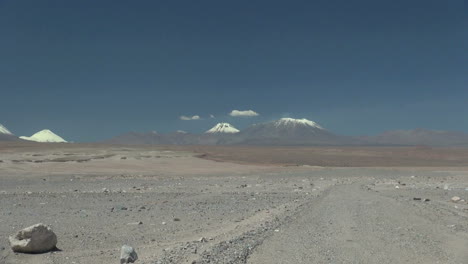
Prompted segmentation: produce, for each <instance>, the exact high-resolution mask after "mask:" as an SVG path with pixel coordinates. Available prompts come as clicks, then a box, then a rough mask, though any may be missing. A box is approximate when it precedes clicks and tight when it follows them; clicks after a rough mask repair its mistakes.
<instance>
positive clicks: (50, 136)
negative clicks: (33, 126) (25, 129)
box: [20, 129, 67, 142]
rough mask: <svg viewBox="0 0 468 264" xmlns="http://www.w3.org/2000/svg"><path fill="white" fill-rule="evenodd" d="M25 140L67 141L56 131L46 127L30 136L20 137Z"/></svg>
mask: <svg viewBox="0 0 468 264" xmlns="http://www.w3.org/2000/svg"><path fill="white" fill-rule="evenodd" d="M20 138H21V139H24V140H30V141H36V142H67V141H65V139H63V138H61V137H60V136H58V135H56V134H55V133H54V132H52V131H50V130H49V129H44V130H41V131H39V132H37V133H36V134H34V135H32V136H30V137H20Z"/></svg>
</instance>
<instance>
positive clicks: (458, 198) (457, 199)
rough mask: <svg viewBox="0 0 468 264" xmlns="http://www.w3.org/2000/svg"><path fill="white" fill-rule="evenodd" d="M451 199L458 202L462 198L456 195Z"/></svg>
mask: <svg viewBox="0 0 468 264" xmlns="http://www.w3.org/2000/svg"><path fill="white" fill-rule="evenodd" d="M450 200H451V201H452V202H454V203H456V202H459V201H460V200H461V198H460V197H458V196H454V197H452V198H451V199H450Z"/></svg>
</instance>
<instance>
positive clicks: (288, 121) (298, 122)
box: [274, 117, 324, 129]
mask: <svg viewBox="0 0 468 264" xmlns="http://www.w3.org/2000/svg"><path fill="white" fill-rule="evenodd" d="M274 124H275V126H277V127H279V126H309V127H314V128H318V129H324V128H323V127H321V126H319V125H318V124H317V123H315V122H314V121H310V120H308V119H305V118H303V119H294V118H288V117H286V118H281V119H280V120H277V121H275V123H274Z"/></svg>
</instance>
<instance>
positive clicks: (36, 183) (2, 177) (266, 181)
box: [0, 143, 468, 264]
mask: <svg viewBox="0 0 468 264" xmlns="http://www.w3.org/2000/svg"><path fill="white" fill-rule="evenodd" d="M279 151H281V153H282V154H281V153H280V152H279ZM275 152H278V153H275ZM320 153H322V154H323V155H320ZM424 153H426V154H424ZM466 153H467V151H466V150H464V149H424V148H401V149H399V148H279V147H275V148H247V147H232V148H228V147H200V146H198V147H173V146H171V147H168V146H166V147H151V146H146V147H132V146H105V145H80V144H76V145H71V144H18V143H14V144H11V143H10V144H0V160H1V161H0V206H1V207H0V209H1V210H0V263H34V264H36V263H60V264H62V263H102V264H107V263H109V264H110V263H119V250H120V247H121V246H122V245H123V244H129V245H131V246H133V247H135V248H136V250H137V252H138V254H139V258H140V259H139V260H138V261H137V263H147V264H148V263H468V204H467V202H466V201H464V200H463V201H460V202H457V203H454V202H451V201H450V198H451V197H453V196H459V197H461V198H462V199H468V189H467V188H468V169H467V168H466V167H463V166H464V165H468V163H467V162H466ZM398 155H403V156H398ZM200 156H203V157H205V158H208V159H201V158H199V157H200ZM374 156H375V157H378V158H375V159H374V160H375V161H376V162H377V161H379V160H380V161H381V162H385V161H386V159H387V158H390V159H391V162H389V163H388V164H387V166H393V167H375V166H374V167H373V168H364V167H323V166H324V165H327V164H331V163H333V160H334V159H337V158H338V159H339V160H340V161H335V162H338V163H339V164H344V163H342V162H345V161H346V160H347V159H349V160H350V162H348V163H347V164H346V166H356V165H359V164H361V163H360V162H370V161H371V160H373V157H374ZM349 157H351V158H349ZM352 157H354V158H352ZM223 159H226V160H230V161H235V162H237V163H231V162H220V161H221V160H223ZM397 161H401V162H402V163H401V164H400V166H399V167H396V166H397V165H398V163H397ZM411 162H414V163H411ZM434 162H435V164H434ZM239 163H244V164H239ZM254 164H257V165H254ZM258 164H263V165H258ZM278 164H280V166H277V165H278ZM284 165H287V166H284ZM290 165H294V166H290ZM315 165H316V166H315ZM369 165H373V163H370V164H369ZM401 165H404V167H401ZM434 165H438V166H439V167H436V166H434ZM418 166H423V167H418ZM39 222H42V223H45V224H48V225H50V226H51V227H52V228H53V230H54V231H55V232H56V234H57V236H58V240H59V242H58V248H59V249H60V251H55V252H50V253H45V254H34V255H31V254H15V253H13V252H12V251H11V250H10V248H9V245H8V236H9V235H11V234H13V233H15V232H16V231H17V230H20V229H22V228H24V227H27V226H30V225H32V224H35V223H39Z"/></svg>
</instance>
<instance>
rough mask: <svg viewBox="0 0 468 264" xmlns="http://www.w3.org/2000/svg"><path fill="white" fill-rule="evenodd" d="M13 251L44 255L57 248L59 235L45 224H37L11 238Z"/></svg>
mask: <svg viewBox="0 0 468 264" xmlns="http://www.w3.org/2000/svg"><path fill="white" fill-rule="evenodd" d="M9 240H10V245H11V249H12V250H13V251H14V252H21V253H44V252H48V251H51V250H53V249H55V248H56V245H57V235H55V233H54V232H53V231H52V229H50V227H48V226H46V225H44V224H35V225H33V226H30V227H27V228H25V229H23V230H20V231H19V232H18V233H16V235H13V236H10V237H9Z"/></svg>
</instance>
